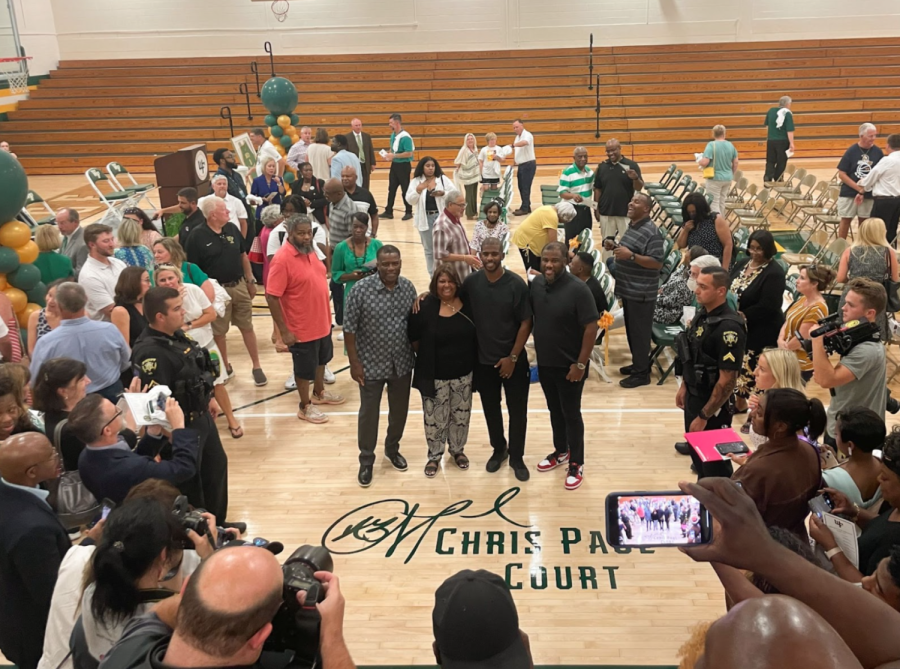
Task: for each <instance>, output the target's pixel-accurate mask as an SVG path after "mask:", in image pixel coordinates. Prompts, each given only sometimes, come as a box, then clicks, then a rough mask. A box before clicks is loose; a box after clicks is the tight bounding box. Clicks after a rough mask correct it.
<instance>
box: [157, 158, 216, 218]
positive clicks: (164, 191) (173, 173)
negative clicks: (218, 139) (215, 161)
mask: <svg viewBox="0 0 900 669" xmlns="http://www.w3.org/2000/svg"><path fill="white" fill-rule="evenodd" d="M153 167H154V169H155V170H156V183H157V184H158V185H159V203H160V206H161V207H171V206H172V205H175V204H178V191H180V190H181V189H182V188H188V187H190V188H196V189H197V196H198V197H203V196H204V195H209V193H210V192H211V188H210V185H209V160H208V158H207V157H206V144H194V145H193V146H186V147H184V148H183V149H179V150H178V151H176V152H175V153H170V154H169V155H167V156H161V157H159V158H157V159H156V160H154V161H153Z"/></svg>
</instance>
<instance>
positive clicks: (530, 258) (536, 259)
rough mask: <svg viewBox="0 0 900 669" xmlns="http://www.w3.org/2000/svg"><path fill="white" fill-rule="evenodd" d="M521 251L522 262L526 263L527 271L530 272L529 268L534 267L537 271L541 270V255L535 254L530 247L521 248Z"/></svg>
mask: <svg viewBox="0 0 900 669" xmlns="http://www.w3.org/2000/svg"><path fill="white" fill-rule="evenodd" d="M519 253H520V254H521V255H522V262H523V263H524V264H525V273H526V274H528V270H530V269H533V270H534V271H535V272H540V271H541V257H540V256H536V255H534V254H533V253H532V252H531V251H529V250H528V249H519Z"/></svg>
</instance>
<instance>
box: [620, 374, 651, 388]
mask: <svg viewBox="0 0 900 669" xmlns="http://www.w3.org/2000/svg"><path fill="white" fill-rule="evenodd" d="M619 385H620V386H622V387H623V388H638V387H640V386H649V385H650V375H649V374H639V375H635V376H629V377H628V378H627V379H622V380H621V381H619Z"/></svg>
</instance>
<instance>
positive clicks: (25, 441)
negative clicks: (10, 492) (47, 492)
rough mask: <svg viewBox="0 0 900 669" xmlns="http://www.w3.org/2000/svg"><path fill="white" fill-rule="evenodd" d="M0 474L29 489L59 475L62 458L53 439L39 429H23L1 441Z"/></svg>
mask: <svg viewBox="0 0 900 669" xmlns="http://www.w3.org/2000/svg"><path fill="white" fill-rule="evenodd" d="M0 476H2V477H3V479H4V480H6V481H8V482H9V483H14V484H16V485H23V486H27V487H29V488H33V487H35V486H36V485H38V484H39V483H43V482H44V481H49V480H51V479H55V478H57V477H58V476H59V459H58V458H57V457H56V451H55V450H54V448H53V446H52V445H51V444H50V440H49V439H47V437H45V436H44V435H43V434H41V433H40V432H23V433H21V434H14V435H13V436H11V437H10V438H9V439H7V440H6V441H3V442H0Z"/></svg>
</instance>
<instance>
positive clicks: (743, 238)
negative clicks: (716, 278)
mask: <svg viewBox="0 0 900 669" xmlns="http://www.w3.org/2000/svg"><path fill="white" fill-rule="evenodd" d="M748 239H750V230H748V229H747V228H745V227H743V226H739V227H738V229H737V230H735V231H734V233H732V241H733V242H734V250H733V251H732V252H731V257H732V258H735V257H737V254H738V252H739V251H746V250H747V240H748Z"/></svg>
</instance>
